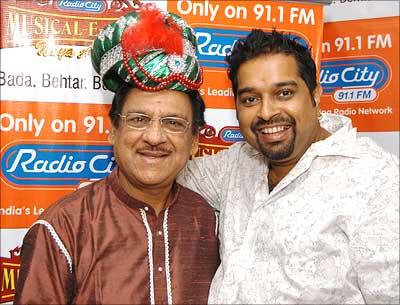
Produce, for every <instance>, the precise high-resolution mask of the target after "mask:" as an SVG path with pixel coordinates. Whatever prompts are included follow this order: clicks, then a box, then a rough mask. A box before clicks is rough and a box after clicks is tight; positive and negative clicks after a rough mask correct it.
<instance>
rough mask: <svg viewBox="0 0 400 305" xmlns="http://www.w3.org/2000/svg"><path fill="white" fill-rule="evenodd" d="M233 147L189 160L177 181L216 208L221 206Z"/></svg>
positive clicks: (218, 208)
mask: <svg viewBox="0 0 400 305" xmlns="http://www.w3.org/2000/svg"><path fill="white" fill-rule="evenodd" d="M232 152H233V151H232V149H231V148H230V149H228V150H224V151H220V152H219V153H217V154H215V155H212V156H206V157H198V158H195V159H194V160H190V161H188V163H187V165H186V167H185V168H184V169H183V170H182V171H181V172H180V174H179V176H178V178H177V181H178V182H179V183H180V184H182V185H183V186H186V187H187V188H189V189H191V190H193V191H195V192H197V193H199V194H200V195H201V196H202V197H203V198H204V199H205V200H206V201H207V202H208V203H209V204H210V205H211V206H212V207H213V208H214V209H216V210H217V211H219V210H220V208H221V193H222V192H223V189H224V185H226V182H227V181H226V179H227V178H226V177H227V176H226V175H227V174H228V171H229V169H230V167H231V166H230V164H232V163H231V161H230V159H232V155H233V154H232Z"/></svg>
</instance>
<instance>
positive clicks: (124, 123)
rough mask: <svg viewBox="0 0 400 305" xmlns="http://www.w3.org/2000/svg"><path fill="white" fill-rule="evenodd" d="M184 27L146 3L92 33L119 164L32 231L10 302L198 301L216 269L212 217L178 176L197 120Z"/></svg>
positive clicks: (188, 34)
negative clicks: (107, 92) (110, 96)
mask: <svg viewBox="0 0 400 305" xmlns="http://www.w3.org/2000/svg"><path fill="white" fill-rule="evenodd" d="M195 47H196V39H195V36H194V34H193V32H192V30H191V29H190V28H189V27H188V26H187V25H186V24H185V22H184V21H183V20H182V19H181V18H179V17H178V16H176V15H173V14H169V13H165V12H161V11H160V10H159V9H157V8H156V7H155V6H153V5H143V6H141V7H140V8H139V9H138V10H137V11H135V12H132V13H129V14H128V15H126V16H124V17H121V18H120V19H119V20H118V21H116V22H114V23H112V24H110V25H109V26H107V27H106V28H105V29H104V31H102V32H101V33H100V35H99V37H98V38H97V39H96V41H95V42H94V45H93V50H92V61H93V65H94V68H95V69H96V71H98V72H100V73H101V75H102V77H103V82H104V84H105V85H106V86H107V87H108V88H109V89H110V90H112V91H115V92H116V93H115V96H114V99H113V102H112V107H111V110H110V113H109V116H110V119H111V122H112V130H111V133H110V137H109V139H110V142H111V144H113V147H114V156H115V159H116V163H117V166H116V168H115V169H114V170H113V172H112V173H111V174H110V176H109V177H107V178H105V179H103V180H100V181H98V182H95V183H93V184H91V185H89V186H86V187H84V188H82V189H80V190H78V191H75V192H74V193H72V194H70V195H68V196H66V197H64V198H62V199H60V200H59V201H58V202H57V203H55V204H54V205H52V206H51V207H49V208H48V209H47V210H46V211H45V212H44V213H43V214H42V215H41V217H40V219H39V220H38V221H37V222H35V223H34V224H33V225H32V227H31V229H30V230H29V231H28V233H27V235H26V237H25V239H24V244H23V247H22V254H21V271H20V274H19V281H18V286H17V289H16V295H15V304H174V303H176V304H204V303H206V302H207V297H208V292H209V287H210V283H211V279H212V277H213V275H214V272H215V270H216V268H217V266H218V264H219V256H218V239H217V227H216V224H217V222H216V216H215V213H214V210H213V209H212V208H211V207H210V206H209V205H208V204H207V203H206V202H205V201H204V199H203V198H202V197H200V196H199V195H197V194H196V193H194V192H192V191H190V190H188V189H186V188H185V187H183V186H181V185H179V184H177V183H175V177H176V175H177V174H178V172H179V171H180V170H181V169H182V168H183V167H184V165H185V164H186V162H187V160H188V159H189V157H190V155H191V154H193V153H195V151H196V149H197V143H198V130H199V127H200V126H202V125H203V124H204V103H203V101H202V99H201V97H200V95H199V93H198V91H197V88H198V87H199V86H200V84H201V69H200V66H199V64H198V61H197V59H196V56H195Z"/></svg>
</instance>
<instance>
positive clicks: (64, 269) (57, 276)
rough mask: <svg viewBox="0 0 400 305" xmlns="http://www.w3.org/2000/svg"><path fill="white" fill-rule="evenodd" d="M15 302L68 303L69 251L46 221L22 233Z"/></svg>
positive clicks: (70, 285)
mask: <svg viewBox="0 0 400 305" xmlns="http://www.w3.org/2000/svg"><path fill="white" fill-rule="evenodd" d="M20 258H21V267H20V273H19V279H18V284H17V288H16V293H15V298H14V304H70V303H71V302H72V298H73V297H72V296H73V292H74V284H73V268H72V260H71V255H70V251H69V250H68V249H67V248H66V247H65V245H64V243H63V241H62V240H61V239H60V237H59V235H58V234H57V231H56V229H55V228H54V227H53V226H52V225H51V224H50V223H49V222H47V221H45V220H39V221H37V222H36V223H35V224H34V225H33V226H32V227H31V229H30V230H29V231H28V233H27V234H26V235H25V238H24V242H23V245H22V250H21V256H20Z"/></svg>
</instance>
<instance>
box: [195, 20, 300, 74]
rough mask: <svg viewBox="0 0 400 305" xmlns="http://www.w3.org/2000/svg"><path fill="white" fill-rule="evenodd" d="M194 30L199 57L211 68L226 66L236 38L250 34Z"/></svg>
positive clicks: (197, 28)
mask: <svg viewBox="0 0 400 305" xmlns="http://www.w3.org/2000/svg"><path fill="white" fill-rule="evenodd" d="M194 30H195V32H196V38H197V58H198V59H199V61H200V62H201V64H202V65H203V67H210V68H226V67H227V65H226V63H225V57H226V55H228V54H230V52H231V50H232V47H233V46H234V44H235V43H236V40H238V39H240V38H244V37H246V36H247V35H248V34H249V31H240V30H228V29H216V28H204V27H195V28H194ZM288 36H289V37H290V38H295V39H296V41H298V42H299V43H300V44H302V45H304V46H307V43H306V41H305V40H304V39H302V38H300V37H298V36H295V35H288Z"/></svg>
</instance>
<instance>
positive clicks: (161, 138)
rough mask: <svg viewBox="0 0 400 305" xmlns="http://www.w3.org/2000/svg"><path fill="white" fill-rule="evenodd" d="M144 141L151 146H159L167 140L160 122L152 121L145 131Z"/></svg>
mask: <svg viewBox="0 0 400 305" xmlns="http://www.w3.org/2000/svg"><path fill="white" fill-rule="evenodd" d="M143 140H144V141H146V142H148V143H149V144H151V145H158V144H160V143H163V142H165V141H166V140H167V137H166V135H165V131H164V129H163V127H162V125H161V122H160V121H159V120H152V121H151V122H150V123H149V126H148V127H147V128H146V129H145V130H144V131H143Z"/></svg>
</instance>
